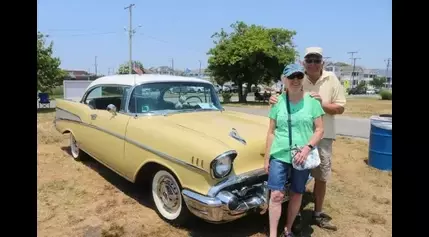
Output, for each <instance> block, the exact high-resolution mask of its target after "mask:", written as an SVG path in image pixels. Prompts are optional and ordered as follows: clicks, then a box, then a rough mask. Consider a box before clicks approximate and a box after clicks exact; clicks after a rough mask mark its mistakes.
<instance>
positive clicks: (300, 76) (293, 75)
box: [287, 73, 304, 80]
mask: <svg viewBox="0 0 429 237" xmlns="http://www.w3.org/2000/svg"><path fill="white" fill-rule="evenodd" d="M295 78H296V79H298V80H302V78H304V74H303V73H294V74H292V75H290V76H288V77H287V79H289V80H293V79H295Z"/></svg>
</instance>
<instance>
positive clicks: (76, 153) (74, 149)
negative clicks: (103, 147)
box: [70, 132, 85, 161]
mask: <svg viewBox="0 0 429 237" xmlns="http://www.w3.org/2000/svg"><path fill="white" fill-rule="evenodd" d="M70 153H71V155H72V157H73V159H74V160H76V161H79V160H83V159H84V156H85V153H84V152H83V151H82V150H81V149H80V148H79V144H78V142H77V141H76V138H75V137H74V135H73V133H71V132H70Z"/></svg>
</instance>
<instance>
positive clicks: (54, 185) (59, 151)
mask: <svg viewBox="0 0 429 237" xmlns="http://www.w3.org/2000/svg"><path fill="white" fill-rule="evenodd" d="M52 121H53V114H52V113H47V114H38V125H37V129H38V151H37V152H38V161H37V162H38V166H37V178H38V180H37V182H38V191H37V192H38V195H37V204H38V213H37V216H38V221H37V222H38V223H37V230H38V236H41V237H42V236H85V237H99V236H133V237H143V236H164V237H168V236H221V235H226V236H253V237H256V236H266V233H267V230H268V218H267V216H266V215H265V216H259V215H250V216H248V217H245V218H243V219H240V220H238V221H235V222H233V223H227V224H223V225H213V224H208V223H205V222H202V221H199V220H196V221H195V223H193V224H190V226H189V227H188V228H186V229H184V228H175V227H174V226H171V225H169V224H167V223H165V222H164V221H163V220H161V219H160V218H159V217H158V215H157V214H156V213H155V211H154V209H153V204H152V201H151V199H150V194H149V193H148V191H147V190H146V189H145V188H144V187H137V186H136V185H133V184H131V183H130V182H128V181H126V180H124V179H123V178H121V177H119V176H118V175H116V174H115V173H113V172H111V171H110V170H108V169H106V168H104V167H103V166H102V165H100V164H99V163H98V162H95V161H94V160H91V159H90V160H88V161H85V162H76V161H73V160H72V159H71V157H70V155H69V148H68V141H67V139H68V136H67V135H61V134H59V133H58V132H57V131H56V130H55V128H54V127H53V123H52ZM367 153H368V144H367V142H365V141H360V140H359V141H356V140H352V139H348V138H339V139H338V140H337V141H336V142H335V144H334V158H333V169H334V170H333V177H332V182H331V183H330V184H329V185H328V194H327V199H326V201H325V202H326V206H325V210H326V211H327V212H328V213H329V214H330V215H331V216H332V217H333V218H334V219H333V221H334V222H335V224H337V226H338V228H339V230H338V231H337V232H327V231H324V230H321V229H319V228H318V227H316V226H308V227H307V228H306V230H305V231H306V232H307V233H311V236H391V235H392V173H391V172H380V171H378V170H376V169H373V168H371V167H368V165H367V164H366V163H365V162H364V161H365V160H366V159H367V157H368V154H367ZM309 188H310V189H311V188H312V184H311V185H309ZM312 205H313V204H312V203H311V202H310V203H309V204H307V205H306V207H305V209H304V212H303V216H304V221H306V220H308V217H309V214H310V212H309V210H311V209H312Z"/></svg>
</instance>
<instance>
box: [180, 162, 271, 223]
mask: <svg viewBox="0 0 429 237" xmlns="http://www.w3.org/2000/svg"><path fill="white" fill-rule="evenodd" d="M262 175H266V173H265V172H264V171H263V170H256V171H253V172H249V173H246V174H243V175H239V176H233V177H230V178H228V179H226V180H224V181H222V182H221V183H219V184H218V185H216V186H214V187H213V188H212V189H210V191H209V194H208V196H205V195H201V194H198V193H195V192H193V191H190V190H187V189H184V190H183V191H182V194H183V197H184V200H185V203H186V205H187V207H188V209H189V210H190V211H191V212H192V213H193V214H194V215H196V216H198V217H200V218H202V219H204V220H206V221H209V222H213V223H224V222H229V221H233V220H236V219H239V218H241V217H243V216H245V215H247V214H248V213H249V212H250V211H255V212H258V211H259V213H260V214H261V215H262V214H264V213H265V212H266V211H267V209H268V200H269V191H268V188H267V182H266V181H263V182H258V183H253V184H247V185H243V186H241V188H240V189H239V190H234V191H228V190H225V189H228V187H231V186H232V185H237V184H238V185H240V184H241V183H244V182H246V181H250V180H251V179H257V178H260V177H261V176H262Z"/></svg>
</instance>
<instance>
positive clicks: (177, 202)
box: [152, 170, 189, 224]
mask: <svg viewBox="0 0 429 237" xmlns="http://www.w3.org/2000/svg"><path fill="white" fill-rule="evenodd" d="M152 199H153V202H154V204H155V209H156V212H157V213H158V215H160V217H161V218H163V219H164V220H166V221H167V222H171V223H175V224H184V223H186V221H187V218H188V217H189V210H188V208H187V206H186V204H185V202H184V201H183V197H182V191H181V187H180V185H179V182H178V181H177V180H176V178H175V177H174V176H173V175H172V174H171V173H170V172H168V171H166V170H159V171H158V172H156V173H155V175H154V176H153V178H152Z"/></svg>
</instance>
